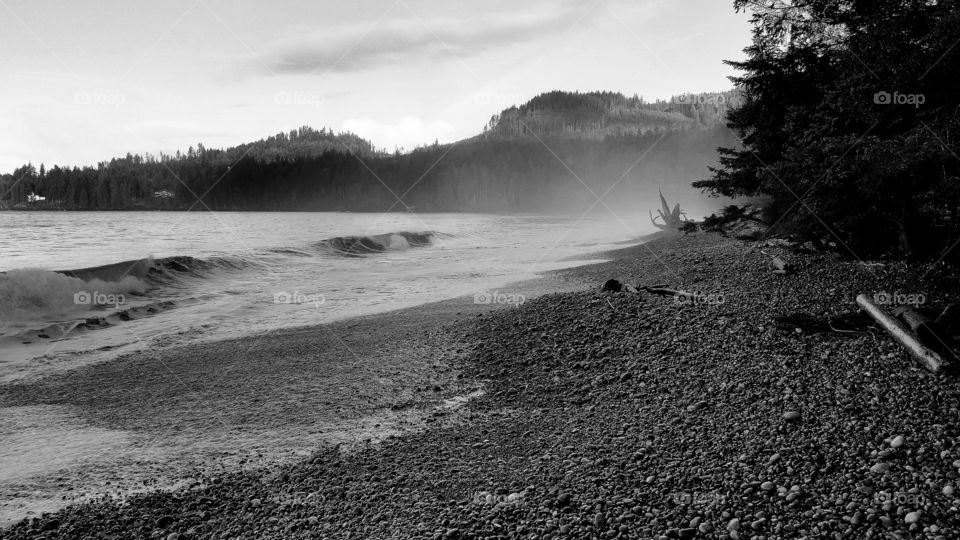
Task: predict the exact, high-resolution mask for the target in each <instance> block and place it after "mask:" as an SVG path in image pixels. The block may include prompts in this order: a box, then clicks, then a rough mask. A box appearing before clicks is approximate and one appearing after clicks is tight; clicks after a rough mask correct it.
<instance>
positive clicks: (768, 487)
mask: <svg viewBox="0 0 960 540" xmlns="http://www.w3.org/2000/svg"><path fill="white" fill-rule="evenodd" d="M776 487H777V485H776V484H774V483H773V482H764V483H762V484H760V489H762V490H763V491H773V490H774V489H776Z"/></svg>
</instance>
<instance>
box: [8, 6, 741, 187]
mask: <svg viewBox="0 0 960 540" xmlns="http://www.w3.org/2000/svg"><path fill="white" fill-rule="evenodd" d="M732 4H733V2H732V0H595V1H594V0H577V1H564V0H549V1H543V2H538V1H531V2H518V1H517V0H509V1H500V0H484V1H483V2H475V1H473V2H465V1H460V0H457V1H451V0H436V1H435V0H429V1H424V0H383V1H380V0H359V1H349V2H340V1H337V2H333V1H330V0H320V1H317V0H274V1H271V2H264V1H253V0H164V1H161V2H157V1H145V0H96V1H94V0H75V1H66V0H61V1H46V0H22V1H21V0H0V29H2V30H0V73H2V78H0V81H2V84H0V172H11V171H12V170H13V168H15V167H16V166H19V165H21V164H23V163H25V162H27V161H31V162H33V163H34V164H35V165H36V164H39V163H41V162H42V163H46V164H47V166H50V165H51V164H54V163H56V164H61V165H63V164H67V165H84V164H93V163H95V162H97V161H99V160H103V159H109V158H110V157H113V156H117V155H123V154H125V153H127V152H140V153H142V152H152V153H157V152H159V151H165V152H170V153H172V152H173V151H175V150H177V149H181V150H186V149H187V147H188V146H190V145H195V144H196V143H197V142H198V141H199V142H203V143H204V145H206V146H208V147H222V146H230V145H234V144H238V143H241V142H245V141H250V140H255V139H260V138H263V137H265V136H267V135H271V134H274V133H276V132H279V131H286V130H289V129H292V128H295V127H297V126H300V125H310V126H313V127H316V128H320V127H323V126H326V127H331V128H333V129H335V130H337V131H341V130H348V131H353V132H355V133H358V134H360V135H361V136H363V137H366V138H368V139H370V140H372V141H373V142H374V144H376V145H377V146H378V147H385V148H388V149H390V150H392V149H393V148H395V147H397V146H400V147H405V148H407V149H410V148H413V147H414V146H416V145H418V144H424V143H430V142H433V141H434V140H435V139H439V140H440V142H448V141H453V140H456V139H460V138H463V137H468V136H471V135H473V134H475V133H477V132H478V131H480V130H481V129H482V127H483V125H484V124H485V123H486V122H487V121H488V120H489V118H490V116H491V115H492V114H495V113H496V112H499V111H500V110H502V109H504V108H506V107H509V106H510V105H513V104H519V103H521V102H523V101H525V100H527V99H529V98H531V97H533V96H535V95H536V94H538V93H540V92H545V91H549V90H553V89H562V90H581V91H589V90H612V91H620V92H623V93H625V94H627V95H631V94H633V93H638V94H640V95H641V96H643V97H644V98H647V99H651V100H652V99H655V98H665V97H668V96H670V95H671V94H678V93H682V92H700V91H713V90H725V89H728V88H729V87H730V86H731V84H730V82H729V81H728V80H727V78H726V77H727V76H729V75H732V74H733V71H732V70H731V69H730V68H729V67H728V66H726V65H724V64H722V62H721V61H722V60H724V59H739V58H742V57H743V53H742V49H743V47H745V46H746V45H747V43H748V41H749V27H748V24H747V15H745V14H743V13H740V14H737V13H735V12H734V11H733V8H732Z"/></svg>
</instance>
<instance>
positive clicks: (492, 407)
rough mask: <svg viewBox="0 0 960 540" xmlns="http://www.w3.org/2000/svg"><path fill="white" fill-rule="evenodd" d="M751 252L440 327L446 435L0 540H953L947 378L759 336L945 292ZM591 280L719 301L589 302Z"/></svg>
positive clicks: (678, 241) (649, 258)
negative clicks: (859, 305)
mask: <svg viewBox="0 0 960 540" xmlns="http://www.w3.org/2000/svg"><path fill="white" fill-rule="evenodd" d="M749 247H750V246H749V245H748V244H743V243H739V242H735V241H730V240H726V239H722V238H719V237H716V236H708V235H696V236H691V237H680V238H671V239H665V240H655V241H653V242H651V243H650V244H647V245H644V246H640V247H635V248H629V249H626V250H621V251H619V252H616V253H614V254H612V256H613V257H615V258H616V260H614V261H612V262H609V263H604V264H601V265H594V266H589V267H583V268H577V269H574V270H568V271H564V272H560V273H558V274H557V275H556V276H555V277H557V279H560V280H571V281H587V282H590V283H594V284H595V286H594V287H592V288H591V289H590V290H584V291H581V292H574V293H564V294H551V295H546V296H542V297H540V298H537V299H534V300H530V301H528V302H526V303H524V304H523V305H522V306H520V307H519V308H516V309H510V310H502V311H499V312H497V313H494V314H486V315H484V314H477V315H476V316H475V317H474V320H473V321H471V322H469V323H452V324H454V325H456V326H457V328H458V329H459V330H458V332H460V336H461V339H462V345H463V347H464V348H465V349H466V350H467V351H468V354H466V358H465V360H463V365H461V366H458V367H459V368H460V370H461V373H460V377H461V379H464V380H466V381H476V382H478V383H482V384H483V385H484V387H485V388H486V394H485V395H483V396H481V397H478V398H476V399H474V400H472V401H470V402H469V403H468V404H467V405H465V407H466V413H465V414H463V415H460V416H459V417H458V418H459V419H453V418H450V419H446V418H444V417H443V416H442V415H441V416H440V417H438V418H437V419H436V421H435V422H433V423H432V424H431V425H430V426H429V427H428V428H427V429H426V430H424V431H421V432H414V433H409V434H405V435H403V436H400V437H391V438H388V439H386V440H384V441H383V442H380V443H379V444H366V445H359V446H355V447H352V448H349V449H343V448H340V449H337V448H320V449H318V451H317V452H316V453H315V454H314V455H313V456H312V457H310V458H309V459H308V460H306V461H304V462H302V463H297V464H292V465H288V466H283V467H279V468H277V470H275V471H272V472H271V473H270V474H266V475H264V474H261V473H257V474H252V473H250V474H246V473H239V474H229V475H225V476H222V477H209V478H205V479H204V481H203V482H202V483H201V484H200V485H198V486H196V487H194V488H192V489H189V490H181V491H177V492H173V493H166V492H161V493H153V494H147V495H143V496H137V497H133V498H130V499H128V500H127V501H125V502H124V503H112V502H103V503H90V504H86V505H82V506H71V507H68V508H66V509H64V510H62V511H60V512H58V513H57V514H55V515H45V516H42V517H40V518H36V519H33V520H29V521H23V522H20V523H18V524H16V525H15V526H13V527H12V528H9V529H7V530H4V531H2V537H3V538H9V539H15V538H39V537H44V538H47V539H52V538H86V537H90V538H150V539H155V538H170V535H171V534H174V533H175V534H176V535H177V536H176V538H181V539H191V538H220V539H241V538H242V539H253V538H257V539H260V538H421V539H427V538H429V539H440V538H451V539H474V538H529V539H533V538H538V539H547V538H733V539H736V538H768V539H769V538H800V537H808V538H834V537H836V538H840V537H844V538H881V537H883V538H886V537H888V536H889V535H896V536H898V537H903V538H908V537H917V538H920V537H924V538H927V537H929V538H955V537H957V536H958V535H960V519H958V517H957V513H958V511H957V506H956V501H955V499H954V491H953V487H952V486H953V485H954V484H955V483H956V479H957V476H958V471H957V466H956V464H955V463H954V462H955V461H957V460H960V448H958V447H957V445H956V440H957V435H958V431H960V409H958V405H957V404H958V403H960V399H958V398H960V385H958V384H957V381H956V379H955V378H952V377H945V376H932V375H930V374H929V373H927V372H925V371H923V370H922V369H920V368H918V367H917V365H916V364H915V363H914V362H913V361H912V360H911V359H910V358H909V357H908V356H907V355H906V354H905V353H904V352H903V351H902V350H901V349H900V348H898V347H897V346H896V345H895V344H894V343H893V342H892V341H891V340H890V339H889V338H887V337H886V336H884V335H871V334H853V335H850V334H844V335H841V334H808V333H803V332H801V333H797V332H794V331H791V330H790V329H786V330H784V329H778V328H777V327H776V326H775V325H774V324H773V320H772V317H773V316H775V315H781V314H785V313H790V312H794V311H806V312H809V313H812V314H817V315H823V314H836V313H841V312H845V311H851V310H853V309H855V307H854V306H855V304H854V298H855V297H856V295H857V294H859V293H861V292H870V291H879V290H885V291H898V292H903V293H912V292H922V293H923V294H925V295H926V298H927V299H928V301H929V302H932V303H946V302H948V301H952V300H956V294H955V291H957V290H958V288H957V284H956V283H955V282H954V281H951V279H952V278H937V279H940V280H941V281H936V282H933V281H930V282H927V281H923V282H921V281H919V277H918V276H919V275H920V274H922V269H920V268H910V267H906V266H904V265H902V264H896V263H891V264H888V265H886V266H865V265H861V264H859V263H858V262H857V261H855V260H854V261H849V260H844V259H842V258H841V257H840V256H839V255H837V254H833V253H806V254H802V255H801V254H794V253H791V252H788V251H786V250H784V249H782V248H765V250H766V251H768V253H770V254H777V255H780V256H781V257H783V258H785V259H787V260H788V261H789V262H791V263H793V264H794V265H795V268H796V271H795V273H793V274H791V275H786V276H784V275H775V274H772V273H770V272H769V270H768V269H767V258H766V256H765V255H763V254H760V253H758V252H757V251H755V250H751V251H748V248H749ZM611 278H615V279H618V280H620V281H622V282H623V283H624V284H645V285H652V284H656V283H669V284H670V285H671V286H673V287H677V288H683V289H685V290H689V291H697V292H701V293H703V294H704V295H705V296H704V298H714V299H717V298H720V296H718V295H721V294H722V298H723V301H722V302H719V301H715V302H703V303H695V302H690V301H684V302H678V301H676V300H674V299H673V298H666V297H658V296H652V295H647V294H642V293H641V294H637V293H629V292H626V291H623V292H619V293H613V292H601V291H600V284H602V283H604V282H605V281H606V280H607V279H611ZM710 295H713V296H710ZM625 375H626V376H625ZM790 413H796V415H797V416H796V417H794V416H793V415H790ZM901 437H902V442H903V444H899V445H894V444H893V442H895V441H897V439H898V438H901ZM772 456H777V458H776V459H772ZM947 488H950V489H947ZM479 494H483V495H482V496H478V495H479ZM254 501H259V504H254ZM164 517H169V518H170V519H169V520H168V519H164Z"/></svg>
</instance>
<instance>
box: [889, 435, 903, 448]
mask: <svg viewBox="0 0 960 540" xmlns="http://www.w3.org/2000/svg"><path fill="white" fill-rule="evenodd" d="M905 442H907V439H905V438H904V437H903V435H897V436H896V437H894V438H893V440H891V441H890V448H900V447H901V446H903V443H905Z"/></svg>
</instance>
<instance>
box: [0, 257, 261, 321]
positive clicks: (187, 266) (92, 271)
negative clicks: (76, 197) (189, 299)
mask: <svg viewBox="0 0 960 540" xmlns="http://www.w3.org/2000/svg"><path fill="white" fill-rule="evenodd" d="M256 264H257V263H256V262H255V261H253V260H249V259H239V258H225V257H213V258H210V259H198V258H196V257H188V256H176V257H166V258H161V259H154V258H152V257H148V258H145V259H136V260H130V261H123V262H119V263H113V264H107V265H103V266H94V267H89V268H78V269H73V270H41V269H37V268H24V269H18V270H9V271H7V272H0V322H11V321H21V322H23V321H37V320H51V319H53V320H57V319H63V318H64V317H68V316H70V314H75V313H77V312H78V311H89V310H90V309H95V308H96V309H105V308H109V307H111V306H113V307H115V308H116V309H117V310H118V313H120V311H119V308H120V304H122V303H124V301H125V300H126V296H129V295H146V294H148V293H149V291H150V290H152V289H155V288H158V287H161V286H171V285H174V286H175V285H177V284H178V283H180V282H182V281H184V280H185V279H187V278H203V277H205V276H206V275H209V274H210V273H211V272H213V271H216V270H242V269H244V268H247V267H250V266H254V265H256Z"/></svg>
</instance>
